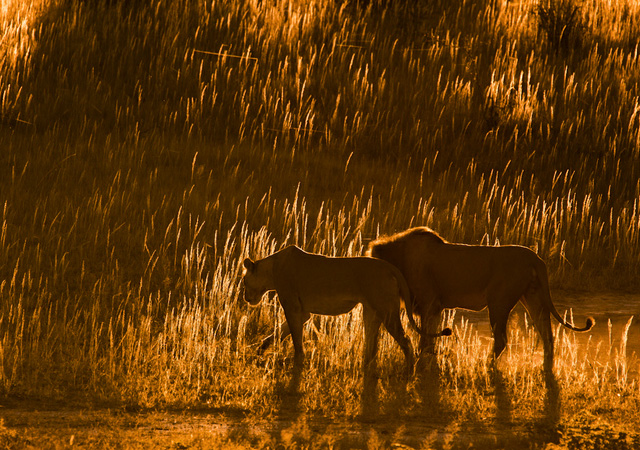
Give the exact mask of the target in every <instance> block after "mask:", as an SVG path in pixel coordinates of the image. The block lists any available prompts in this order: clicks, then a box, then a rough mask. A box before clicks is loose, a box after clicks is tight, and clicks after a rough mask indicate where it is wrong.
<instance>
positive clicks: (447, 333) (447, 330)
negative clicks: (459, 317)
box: [440, 327, 452, 336]
mask: <svg viewBox="0 0 640 450" xmlns="http://www.w3.org/2000/svg"><path fill="white" fill-rule="evenodd" d="M451 334H452V332H451V328H449V327H447V328H445V329H444V330H442V331H441V332H440V336H451Z"/></svg>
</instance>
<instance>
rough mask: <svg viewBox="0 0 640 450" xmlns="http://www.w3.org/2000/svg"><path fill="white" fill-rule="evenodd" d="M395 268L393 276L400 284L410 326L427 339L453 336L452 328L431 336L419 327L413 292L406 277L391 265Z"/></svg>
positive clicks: (394, 267) (399, 287)
mask: <svg viewBox="0 0 640 450" xmlns="http://www.w3.org/2000/svg"><path fill="white" fill-rule="evenodd" d="M389 265H390V266H391V267H392V268H393V276H394V278H395V279H396V282H397V283H398V289H399V290H400V296H401V297H402V300H403V301H404V308H405V310H406V311H407V316H408V318H409V325H410V326H411V328H413V330H414V331H415V332H416V333H418V334H419V335H421V336H426V337H439V336H451V328H444V329H443V330H442V331H441V332H439V333H435V334H431V333H426V332H425V331H424V330H423V329H422V328H420V327H418V324H416V321H415V319H414V317H413V297H412V296H411V291H410V290H409V285H408V284H407V280H405V279H404V275H402V272H400V269H398V268H397V267H396V266H394V265H393V264H391V263H390V264H389Z"/></svg>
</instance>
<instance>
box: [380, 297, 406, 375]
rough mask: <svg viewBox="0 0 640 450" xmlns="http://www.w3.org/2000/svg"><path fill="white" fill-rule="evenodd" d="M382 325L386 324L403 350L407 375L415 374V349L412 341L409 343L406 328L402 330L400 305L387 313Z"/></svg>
mask: <svg viewBox="0 0 640 450" xmlns="http://www.w3.org/2000/svg"><path fill="white" fill-rule="evenodd" d="M382 323H384V326H385V328H386V329H387V331H388V332H389V334H390V335H391V337H392V338H393V339H395V341H396V342H397V343H398V345H399V346H400V348H401V349H402V352H403V353H404V358H405V361H406V364H407V374H408V375H411V374H412V373H413V365H414V356H413V347H412V346H411V341H409V339H408V338H407V336H406V335H405V333H404V328H402V322H401V321H400V305H398V307H397V308H394V309H393V311H387V312H386V314H385V316H384V317H383V318H382Z"/></svg>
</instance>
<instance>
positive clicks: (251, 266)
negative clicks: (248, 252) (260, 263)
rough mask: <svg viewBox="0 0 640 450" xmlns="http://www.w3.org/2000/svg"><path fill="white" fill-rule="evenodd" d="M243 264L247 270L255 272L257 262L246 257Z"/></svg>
mask: <svg viewBox="0 0 640 450" xmlns="http://www.w3.org/2000/svg"><path fill="white" fill-rule="evenodd" d="M242 264H243V265H244V268H245V269H247V272H253V269H255V268H256V263H254V262H253V261H251V259H249V258H246V259H245V260H244V261H243V262H242Z"/></svg>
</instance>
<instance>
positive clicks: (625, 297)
mask: <svg viewBox="0 0 640 450" xmlns="http://www.w3.org/2000/svg"><path fill="white" fill-rule="evenodd" d="M551 297H552V299H553V303H554V305H555V306H556V309H557V310H558V312H559V313H560V315H563V316H564V314H565V312H567V314H569V313H570V312H569V311H570V310H572V311H573V320H574V323H575V324H576V325H577V326H584V324H585V321H586V319H587V317H593V318H594V319H595V321H596V324H595V326H594V327H593V328H592V329H591V330H590V331H588V332H584V333H575V335H576V340H577V342H578V343H579V344H581V345H586V344H587V342H588V340H589V339H590V338H591V345H593V344H597V343H598V342H600V341H602V345H603V346H604V348H605V349H606V348H609V325H608V323H609V321H611V346H612V348H613V349H619V348H620V341H621V338H622V335H623V332H624V330H625V327H626V326H627V323H628V321H629V319H630V318H631V317H632V316H633V320H632V322H631V327H630V329H629V332H628V334H627V347H626V350H627V357H628V358H631V357H633V356H638V355H640V294H618V293H575V292H566V291H554V292H552V293H551ZM523 314H524V308H523V307H522V305H521V304H518V306H516V308H514V311H513V312H512V315H516V316H517V317H518V319H519V318H521V316H522V315H523ZM459 315H460V316H463V317H465V318H467V319H469V322H470V323H471V324H473V325H474V326H475V327H477V330H478V334H479V335H480V336H483V337H487V338H490V337H491V328H490V326H489V314H488V312H487V310H484V311H480V312H473V311H463V310H458V311H456V323H458V321H459V318H457V316H459ZM518 322H519V323H522V320H519V321H518ZM551 324H552V326H553V328H554V330H555V328H556V326H557V324H558V322H557V321H556V320H555V319H552V322H551ZM539 345H541V344H539Z"/></svg>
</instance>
